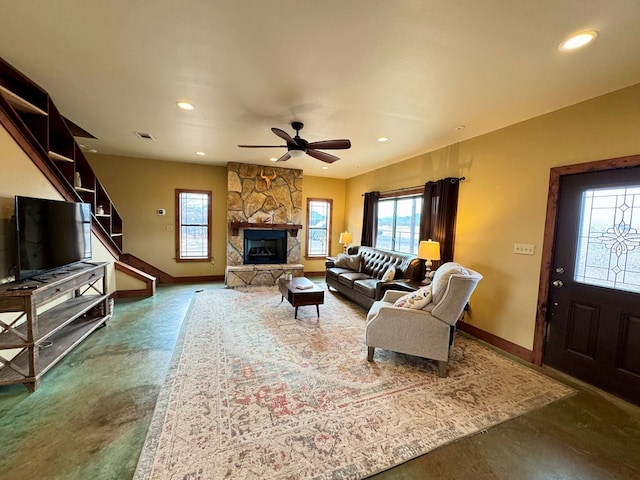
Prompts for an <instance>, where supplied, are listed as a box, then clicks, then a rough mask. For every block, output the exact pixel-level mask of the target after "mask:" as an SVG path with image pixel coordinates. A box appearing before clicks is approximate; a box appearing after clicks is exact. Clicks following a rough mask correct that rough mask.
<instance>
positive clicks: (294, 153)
mask: <svg viewBox="0 0 640 480" xmlns="http://www.w3.org/2000/svg"><path fill="white" fill-rule="evenodd" d="M302 127H304V124H303V123H302V122H291V128H293V129H294V130H295V131H296V136H295V137H291V135H289V134H288V133H287V132H285V131H284V130H280V129H279V128H275V127H274V128H272V129H271V131H272V132H273V133H275V134H276V135H277V136H279V137H280V138H282V139H283V140H284V141H285V142H287V144H286V145H238V146H239V147H242V148H282V147H286V148H287V153H285V154H284V155H282V156H281V157H280V158H279V159H278V160H277V161H278V162H284V161H285V160H289V159H290V158H299V157H302V156H304V154H305V153H306V154H307V155H309V156H310V157H313V158H317V159H318V160H321V161H323V162H326V163H333V162H335V161H336V160H340V158H339V157H336V156H335V155H331V154H330V153H326V152H321V151H319V150H317V149H318V148H321V149H323V150H342V149H346V148H351V142H350V141H349V140H347V139H341V140H320V141H318V142H311V143H309V142H307V141H306V140H305V139H304V138H300V130H302Z"/></svg>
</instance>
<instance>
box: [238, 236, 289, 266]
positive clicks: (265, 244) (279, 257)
mask: <svg viewBox="0 0 640 480" xmlns="http://www.w3.org/2000/svg"><path fill="white" fill-rule="evenodd" d="M243 261H244V263H245V264H263V263H287V231H286V230H254V229H245V230H244V259H243Z"/></svg>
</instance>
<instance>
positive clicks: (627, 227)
mask: <svg viewBox="0 0 640 480" xmlns="http://www.w3.org/2000/svg"><path fill="white" fill-rule="evenodd" d="M580 216H581V221H580V230H579V232H578V242H577V243H578V246H577V255H576V266H575V270H574V280H575V281H576V282H580V283H586V284H588V285H595V286H599V287H607V288H614V289H617V290H625V291H629V292H640V234H639V233H638V228H639V225H640V186H632V187H626V188H625V187H621V188H599V189H594V190H587V191H585V192H583V194H582V210H581V214H580Z"/></svg>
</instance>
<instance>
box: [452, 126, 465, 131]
mask: <svg viewBox="0 0 640 480" xmlns="http://www.w3.org/2000/svg"><path fill="white" fill-rule="evenodd" d="M465 128H467V126H466V125H458V126H457V127H456V128H454V130H455V131H456V132H459V131H460V130H464V129H465Z"/></svg>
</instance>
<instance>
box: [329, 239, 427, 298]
mask: <svg viewBox="0 0 640 480" xmlns="http://www.w3.org/2000/svg"><path fill="white" fill-rule="evenodd" d="M348 253H349V255H358V256H359V260H360V262H359V267H360V268H359V271H357V270H355V269H352V268H344V267H340V266H336V265H335V259H328V260H327V262H326V273H325V277H326V282H327V286H328V287H329V288H333V289H335V290H337V291H338V292H340V293H341V294H342V295H344V296H345V297H347V298H349V299H351V300H353V301H354V302H356V303H358V304H359V305H362V306H363V307H364V308H369V307H371V305H373V302H375V301H377V300H380V299H381V298H382V297H383V295H384V293H385V292H386V291H387V290H403V291H413V290H416V289H417V288H418V287H419V284H420V280H421V273H422V263H423V262H422V261H421V260H420V259H419V258H418V257H417V256H415V255H412V254H408V253H399V252H392V251H390V250H383V249H381V248H374V247H351V248H349V252H348ZM391 266H393V267H394V268H395V270H396V273H395V275H394V279H393V280H391V281H387V282H383V281H382V280H381V279H382V277H383V275H384V274H385V272H386V271H387V270H388V269H389V267H391Z"/></svg>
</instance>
